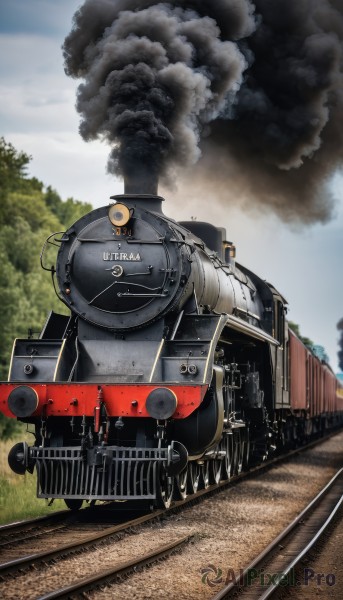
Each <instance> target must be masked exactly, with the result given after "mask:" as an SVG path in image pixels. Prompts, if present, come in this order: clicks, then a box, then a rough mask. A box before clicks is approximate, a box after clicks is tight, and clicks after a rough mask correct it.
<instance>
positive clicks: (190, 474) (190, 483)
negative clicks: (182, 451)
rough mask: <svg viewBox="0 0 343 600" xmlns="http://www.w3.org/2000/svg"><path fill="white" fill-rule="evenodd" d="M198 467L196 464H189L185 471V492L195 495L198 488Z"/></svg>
mask: <svg viewBox="0 0 343 600" xmlns="http://www.w3.org/2000/svg"><path fill="white" fill-rule="evenodd" d="M199 479H200V467H199V465H198V463H197V462H189V463H188V469H187V492H188V494H196V493H197V491H198V487H199Z"/></svg>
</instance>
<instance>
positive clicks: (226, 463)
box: [220, 434, 234, 480]
mask: <svg viewBox="0 0 343 600" xmlns="http://www.w3.org/2000/svg"><path fill="white" fill-rule="evenodd" d="M220 446H221V448H222V450H224V452H225V458H224V460H223V461H222V478H223V479H224V480H225V479H230V477H231V475H232V463H233V454H234V453H233V450H234V447H233V434H227V435H224V437H223V439H222V442H221V444H220Z"/></svg>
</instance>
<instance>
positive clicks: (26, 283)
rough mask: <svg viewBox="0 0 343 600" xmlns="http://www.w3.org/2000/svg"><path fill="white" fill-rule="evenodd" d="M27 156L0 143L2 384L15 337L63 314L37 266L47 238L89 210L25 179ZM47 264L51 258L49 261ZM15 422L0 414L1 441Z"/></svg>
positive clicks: (28, 178) (49, 279) (89, 208)
mask: <svg viewBox="0 0 343 600" xmlns="http://www.w3.org/2000/svg"><path fill="white" fill-rule="evenodd" d="M30 160H31V157H30V156H29V155H28V154H26V153H25V152H21V151H18V150H17V149H16V148H15V147H14V146H13V145H12V144H11V143H9V142H7V141H6V140H5V139H4V138H3V137H1V138H0V303H1V304H0V332H1V334H0V381H4V380H5V381H6V380H7V377H8V368H9V362H10V356H11V351H12V346H13V341H14V339H15V338H26V337H27V336H28V330H30V331H31V332H34V333H39V332H40V331H41V329H42V326H43V324H44V323H45V320H46V317H47V315H48V313H49V311H50V310H55V311H57V312H60V313H61V312H62V313H63V312H66V310H67V309H65V308H64V306H63V304H62V303H61V302H60V301H59V300H58V298H57V297H56V294H55V292H54V289H53V286H52V284H51V278H50V276H49V273H47V272H46V271H44V270H43V269H42V268H41V265H40V253H41V249H42V246H43V243H44V241H45V239H46V238H47V237H48V236H49V235H51V233H53V232H55V231H65V229H67V228H68V227H69V226H70V225H71V224H72V223H73V222H74V221H76V220H77V219H79V218H80V217H81V216H83V215H84V214H86V213H88V212H89V211H90V210H92V206H91V204H87V203H84V202H80V201H79V200H74V199H73V198H68V199H67V200H66V201H63V200H62V199H61V197H60V196H59V194H58V193H57V191H55V190H54V189H52V188H51V186H48V187H45V186H44V184H43V183H42V182H41V181H39V180H38V179H36V178H35V177H29V176H28V165H29V163H30ZM50 259H51V263H50V264H53V262H54V257H53V256H52V255H51V256H49V255H48V257H47V260H48V261H49V260H50ZM15 423H16V422H15V420H14V419H6V418H5V417H4V416H3V415H2V414H1V413H0V436H1V437H3V438H5V437H8V436H9V435H11V433H12V432H13V426H15Z"/></svg>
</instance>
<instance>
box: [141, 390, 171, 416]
mask: <svg viewBox="0 0 343 600" xmlns="http://www.w3.org/2000/svg"><path fill="white" fill-rule="evenodd" d="M176 407H177V397H176V394H174V392H172V390H169V389H168V388H156V389H155V390H153V391H152V392H150V394H149V396H148V397H147V400H146V409H147V411H148V413H149V415H150V416H151V417H152V418H153V419H158V420H160V421H165V420H166V419H169V417H171V416H172V415H173V414H174V412H175V410H176Z"/></svg>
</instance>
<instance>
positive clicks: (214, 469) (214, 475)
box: [210, 459, 223, 484]
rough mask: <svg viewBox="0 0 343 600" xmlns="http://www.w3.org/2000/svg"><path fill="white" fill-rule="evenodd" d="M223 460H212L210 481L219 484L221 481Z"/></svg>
mask: <svg viewBox="0 0 343 600" xmlns="http://www.w3.org/2000/svg"><path fill="white" fill-rule="evenodd" d="M222 462H223V461H221V460H219V459H214V460H211V461H210V483H211V484H217V483H219V482H220V479H221V473H222Z"/></svg>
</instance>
